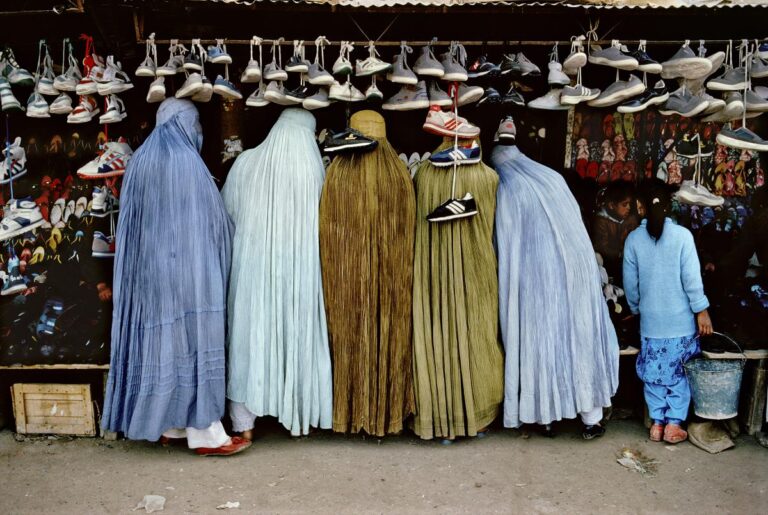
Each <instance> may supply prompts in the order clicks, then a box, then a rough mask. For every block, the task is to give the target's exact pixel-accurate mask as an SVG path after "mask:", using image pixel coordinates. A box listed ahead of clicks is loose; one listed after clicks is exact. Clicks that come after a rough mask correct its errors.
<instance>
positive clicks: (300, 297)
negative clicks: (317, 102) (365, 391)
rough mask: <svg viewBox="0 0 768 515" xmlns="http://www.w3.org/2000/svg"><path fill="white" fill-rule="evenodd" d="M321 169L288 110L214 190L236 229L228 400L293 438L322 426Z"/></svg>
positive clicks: (325, 412) (326, 385)
mask: <svg viewBox="0 0 768 515" xmlns="http://www.w3.org/2000/svg"><path fill="white" fill-rule="evenodd" d="M324 175H325V169H324V168H323V163H322V159H321V157H320V151H319V150H318V148H317V143H316V141H315V118H314V116H312V114H310V113H309V112H308V111H305V110H303V109H296V108H293V109H286V110H285V111H283V112H282V114H281V115H280V118H279V119H278V121H277V122H276V123H275V125H274V127H272V130H271V131H270V132H269V135H268V136H267V138H266V139H265V140H264V142H263V143H262V144H261V145H259V146H258V147H256V148H254V149H250V150H247V151H245V152H243V153H242V154H240V156H238V158H237V160H236V161H235V163H234V165H233V166H232V169H231V170H230V172H229V176H228V177H227V181H226V184H225V185H224V188H223V190H222V196H223V198H224V205H225V206H226V208H227V211H228V212H229V213H230V215H231V216H232V219H233V221H234V223H235V234H234V249H233V262H232V273H231V276H230V278H231V284H230V289H229V299H228V306H229V311H228V314H229V334H228V337H227V342H228V349H227V350H228V366H227V370H228V379H227V398H229V399H230V400H232V401H235V402H240V403H244V404H245V406H246V408H247V409H248V410H249V411H250V412H251V413H253V414H254V415H256V416H257V417H261V416H267V415H269V416H274V417H277V418H278V419H279V420H280V422H281V423H282V424H283V426H284V427H285V428H286V429H289V430H290V431H291V434H292V435H302V434H308V433H309V428H310V426H313V427H321V428H330V427H331V415H332V395H333V392H332V382H331V358H330V352H329V350H328V329H327V325H326V318H325V308H324V305H323V288H322V278H321V272H320V243H319V234H318V223H319V204H320V194H321V192H322V187H323V178H324Z"/></svg>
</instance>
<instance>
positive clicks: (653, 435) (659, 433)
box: [648, 424, 664, 442]
mask: <svg viewBox="0 0 768 515" xmlns="http://www.w3.org/2000/svg"><path fill="white" fill-rule="evenodd" d="M663 437H664V426H662V425H661V424H653V425H652V426H651V431H650V434H649V436H648V438H650V440H651V441H652V442H660V441H661V439H662V438H663Z"/></svg>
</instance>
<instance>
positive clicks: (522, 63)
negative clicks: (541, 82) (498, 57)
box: [515, 52, 541, 77]
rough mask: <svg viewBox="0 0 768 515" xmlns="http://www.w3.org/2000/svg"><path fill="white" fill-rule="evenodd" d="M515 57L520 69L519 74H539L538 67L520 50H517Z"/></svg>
mask: <svg viewBox="0 0 768 515" xmlns="http://www.w3.org/2000/svg"><path fill="white" fill-rule="evenodd" d="M515 59H516V60H517V65H518V68H519V69H520V75H522V76H523V77H525V76H526V75H530V76H531V77H538V76H539V75H541V70H540V69H539V67H538V66H536V65H535V64H533V63H532V62H531V61H530V60H529V59H528V58H527V57H525V55H523V53H522V52H518V53H517V56H516V57H515Z"/></svg>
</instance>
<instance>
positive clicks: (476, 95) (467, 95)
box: [456, 82, 501, 107]
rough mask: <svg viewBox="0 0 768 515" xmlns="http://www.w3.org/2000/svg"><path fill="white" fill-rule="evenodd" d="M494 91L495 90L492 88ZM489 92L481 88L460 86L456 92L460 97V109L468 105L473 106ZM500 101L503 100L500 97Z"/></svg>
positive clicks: (463, 84) (462, 84)
mask: <svg viewBox="0 0 768 515" xmlns="http://www.w3.org/2000/svg"><path fill="white" fill-rule="evenodd" d="M491 89H493V88H491ZM486 91H487V90H484V89H483V88H482V87H480V86H469V85H467V84H465V83H463V82H462V83H461V84H459V88H458V91H457V92H456V94H457V96H458V101H457V103H458V105H459V107H461V106H465V105H468V104H473V103H475V102H477V101H478V100H480V99H481V98H483V96H484V95H485V93H486ZM497 94H498V92H497ZM499 100H501V96H499Z"/></svg>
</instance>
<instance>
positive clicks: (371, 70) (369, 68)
mask: <svg viewBox="0 0 768 515" xmlns="http://www.w3.org/2000/svg"><path fill="white" fill-rule="evenodd" d="M369 51H370V54H371V55H370V56H369V57H368V58H367V59H363V60H360V59H358V60H357V61H356V63H355V75H357V76H358V77H370V76H371V75H376V74H377V73H384V72H388V71H390V70H391V69H392V65H391V64H389V63H387V62H384V61H382V60H381V59H379V57H378V53H377V52H376V49H375V48H374V47H373V46H372V45H371V46H370V47H369Z"/></svg>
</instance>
